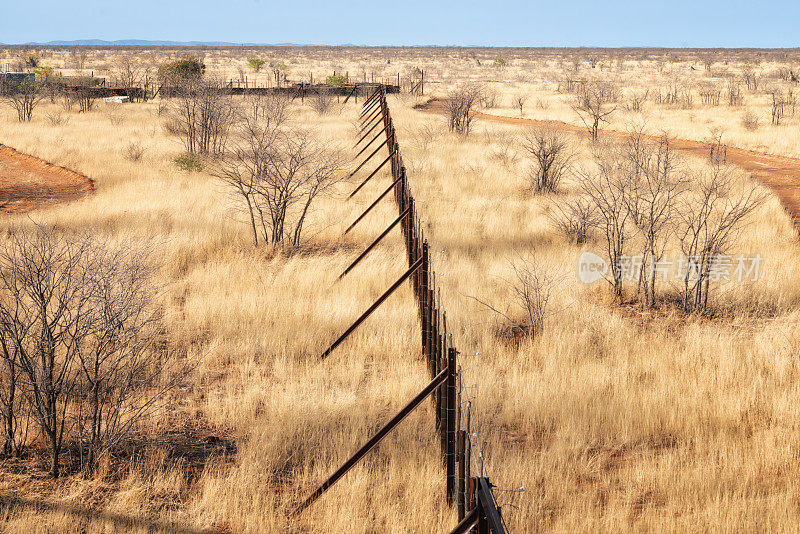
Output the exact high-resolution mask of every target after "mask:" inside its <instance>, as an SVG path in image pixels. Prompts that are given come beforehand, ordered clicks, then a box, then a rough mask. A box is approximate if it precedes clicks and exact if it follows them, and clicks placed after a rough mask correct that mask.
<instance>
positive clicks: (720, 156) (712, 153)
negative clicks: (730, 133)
mask: <svg viewBox="0 0 800 534" xmlns="http://www.w3.org/2000/svg"><path fill="white" fill-rule="evenodd" d="M723 135H724V132H722V131H721V130H717V129H713V130H712V131H711V139H710V140H709V142H708V160H709V162H710V163H711V164H712V165H724V164H725V163H727V161H728V146H727V145H726V144H725V143H723V142H722V137H723Z"/></svg>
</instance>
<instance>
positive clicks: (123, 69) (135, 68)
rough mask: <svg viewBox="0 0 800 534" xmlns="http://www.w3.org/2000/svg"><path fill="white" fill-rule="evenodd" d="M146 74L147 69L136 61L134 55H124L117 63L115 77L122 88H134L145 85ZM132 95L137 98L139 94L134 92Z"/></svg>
mask: <svg viewBox="0 0 800 534" xmlns="http://www.w3.org/2000/svg"><path fill="white" fill-rule="evenodd" d="M145 74H146V69H145V68H144V67H143V66H142V65H141V64H140V63H139V62H137V61H136V58H135V56H134V55H133V54H123V55H122V56H120V58H119V60H118V62H117V68H116V72H115V75H114V77H115V79H116V82H117V84H119V85H120V86H121V87H125V88H133V87H140V86H143V85H144V78H145ZM144 89H146V88H144ZM143 93H144V91H143ZM130 95H131V97H132V98H137V95H138V93H137V92H135V91H134V92H131V93H130Z"/></svg>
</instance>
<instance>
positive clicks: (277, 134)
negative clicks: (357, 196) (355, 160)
mask: <svg viewBox="0 0 800 534" xmlns="http://www.w3.org/2000/svg"><path fill="white" fill-rule="evenodd" d="M281 126H282V125H281V124H275V123H273V124H270V125H269V126H265V125H262V124H258V123H249V124H247V125H246V126H245V128H244V129H243V132H242V134H241V135H240V139H239V140H238V143H237V146H236V148H235V149H234V150H233V151H232V153H231V154H229V155H227V156H226V157H224V158H221V159H220V160H218V161H217V162H216V163H215V166H214V168H213V169H212V174H213V175H214V176H215V177H217V178H218V179H219V180H221V181H222V182H223V183H225V184H226V185H228V186H229V187H230V188H231V190H232V192H233V193H234V195H235V196H236V197H237V198H238V199H239V201H241V203H242V207H243V209H244V211H245V213H246V214H247V216H248V219H249V222H250V227H251V230H252V232H253V243H254V244H255V245H256V246H258V244H259V241H261V242H263V243H265V244H269V245H273V246H275V245H280V246H291V247H297V246H299V245H300V242H301V235H302V231H303V228H304V225H305V223H306V222H307V219H308V217H309V215H310V214H311V211H312V209H313V207H314V203H315V201H317V200H318V199H319V197H321V196H324V195H326V194H329V193H331V192H332V190H333V188H334V187H335V186H336V184H338V183H339V182H340V181H341V180H343V179H344V178H345V177H346V175H345V173H343V172H342V171H343V168H344V158H343V156H342V153H341V152H340V151H338V150H335V149H330V148H326V147H325V146H323V145H322V144H321V143H320V142H319V140H318V139H316V138H315V136H313V135H312V134H310V133H309V132H306V131H303V130H300V129H288V128H282V127H281Z"/></svg>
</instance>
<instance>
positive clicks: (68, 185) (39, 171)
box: [0, 144, 94, 213]
mask: <svg viewBox="0 0 800 534" xmlns="http://www.w3.org/2000/svg"><path fill="white" fill-rule="evenodd" d="M93 190H94V183H93V182H92V180H91V179H89V178H88V177H86V176H84V175H83V174H80V173H77V172H75V171H71V170H69V169H65V168H63V167H58V166H56V165H52V164H50V163H47V162H46V161H44V160H41V159H39V158H35V157H33V156H29V155H27V154H22V153H21V152H17V151H16V150H14V149H13V148H11V147H8V146H5V145H2V144H0V213H24V212H27V211H31V210H35V209H39V208H44V207H48V206H53V205H56V204H59V203H61V202H68V201H71V200H77V199H79V198H82V197H84V196H86V195H88V194H90V193H91V192H92V191H93Z"/></svg>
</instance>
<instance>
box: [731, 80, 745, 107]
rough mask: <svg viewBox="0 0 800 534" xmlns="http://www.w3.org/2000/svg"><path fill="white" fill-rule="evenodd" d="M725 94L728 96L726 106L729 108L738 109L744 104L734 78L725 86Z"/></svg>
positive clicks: (737, 83)
mask: <svg viewBox="0 0 800 534" xmlns="http://www.w3.org/2000/svg"><path fill="white" fill-rule="evenodd" d="M727 94H728V106H730V107H738V106H741V105H742V103H743V102H744V97H743V96H742V87H741V85H740V83H739V81H738V80H736V79H735V78H731V79H730V80H728V86H727Z"/></svg>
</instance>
